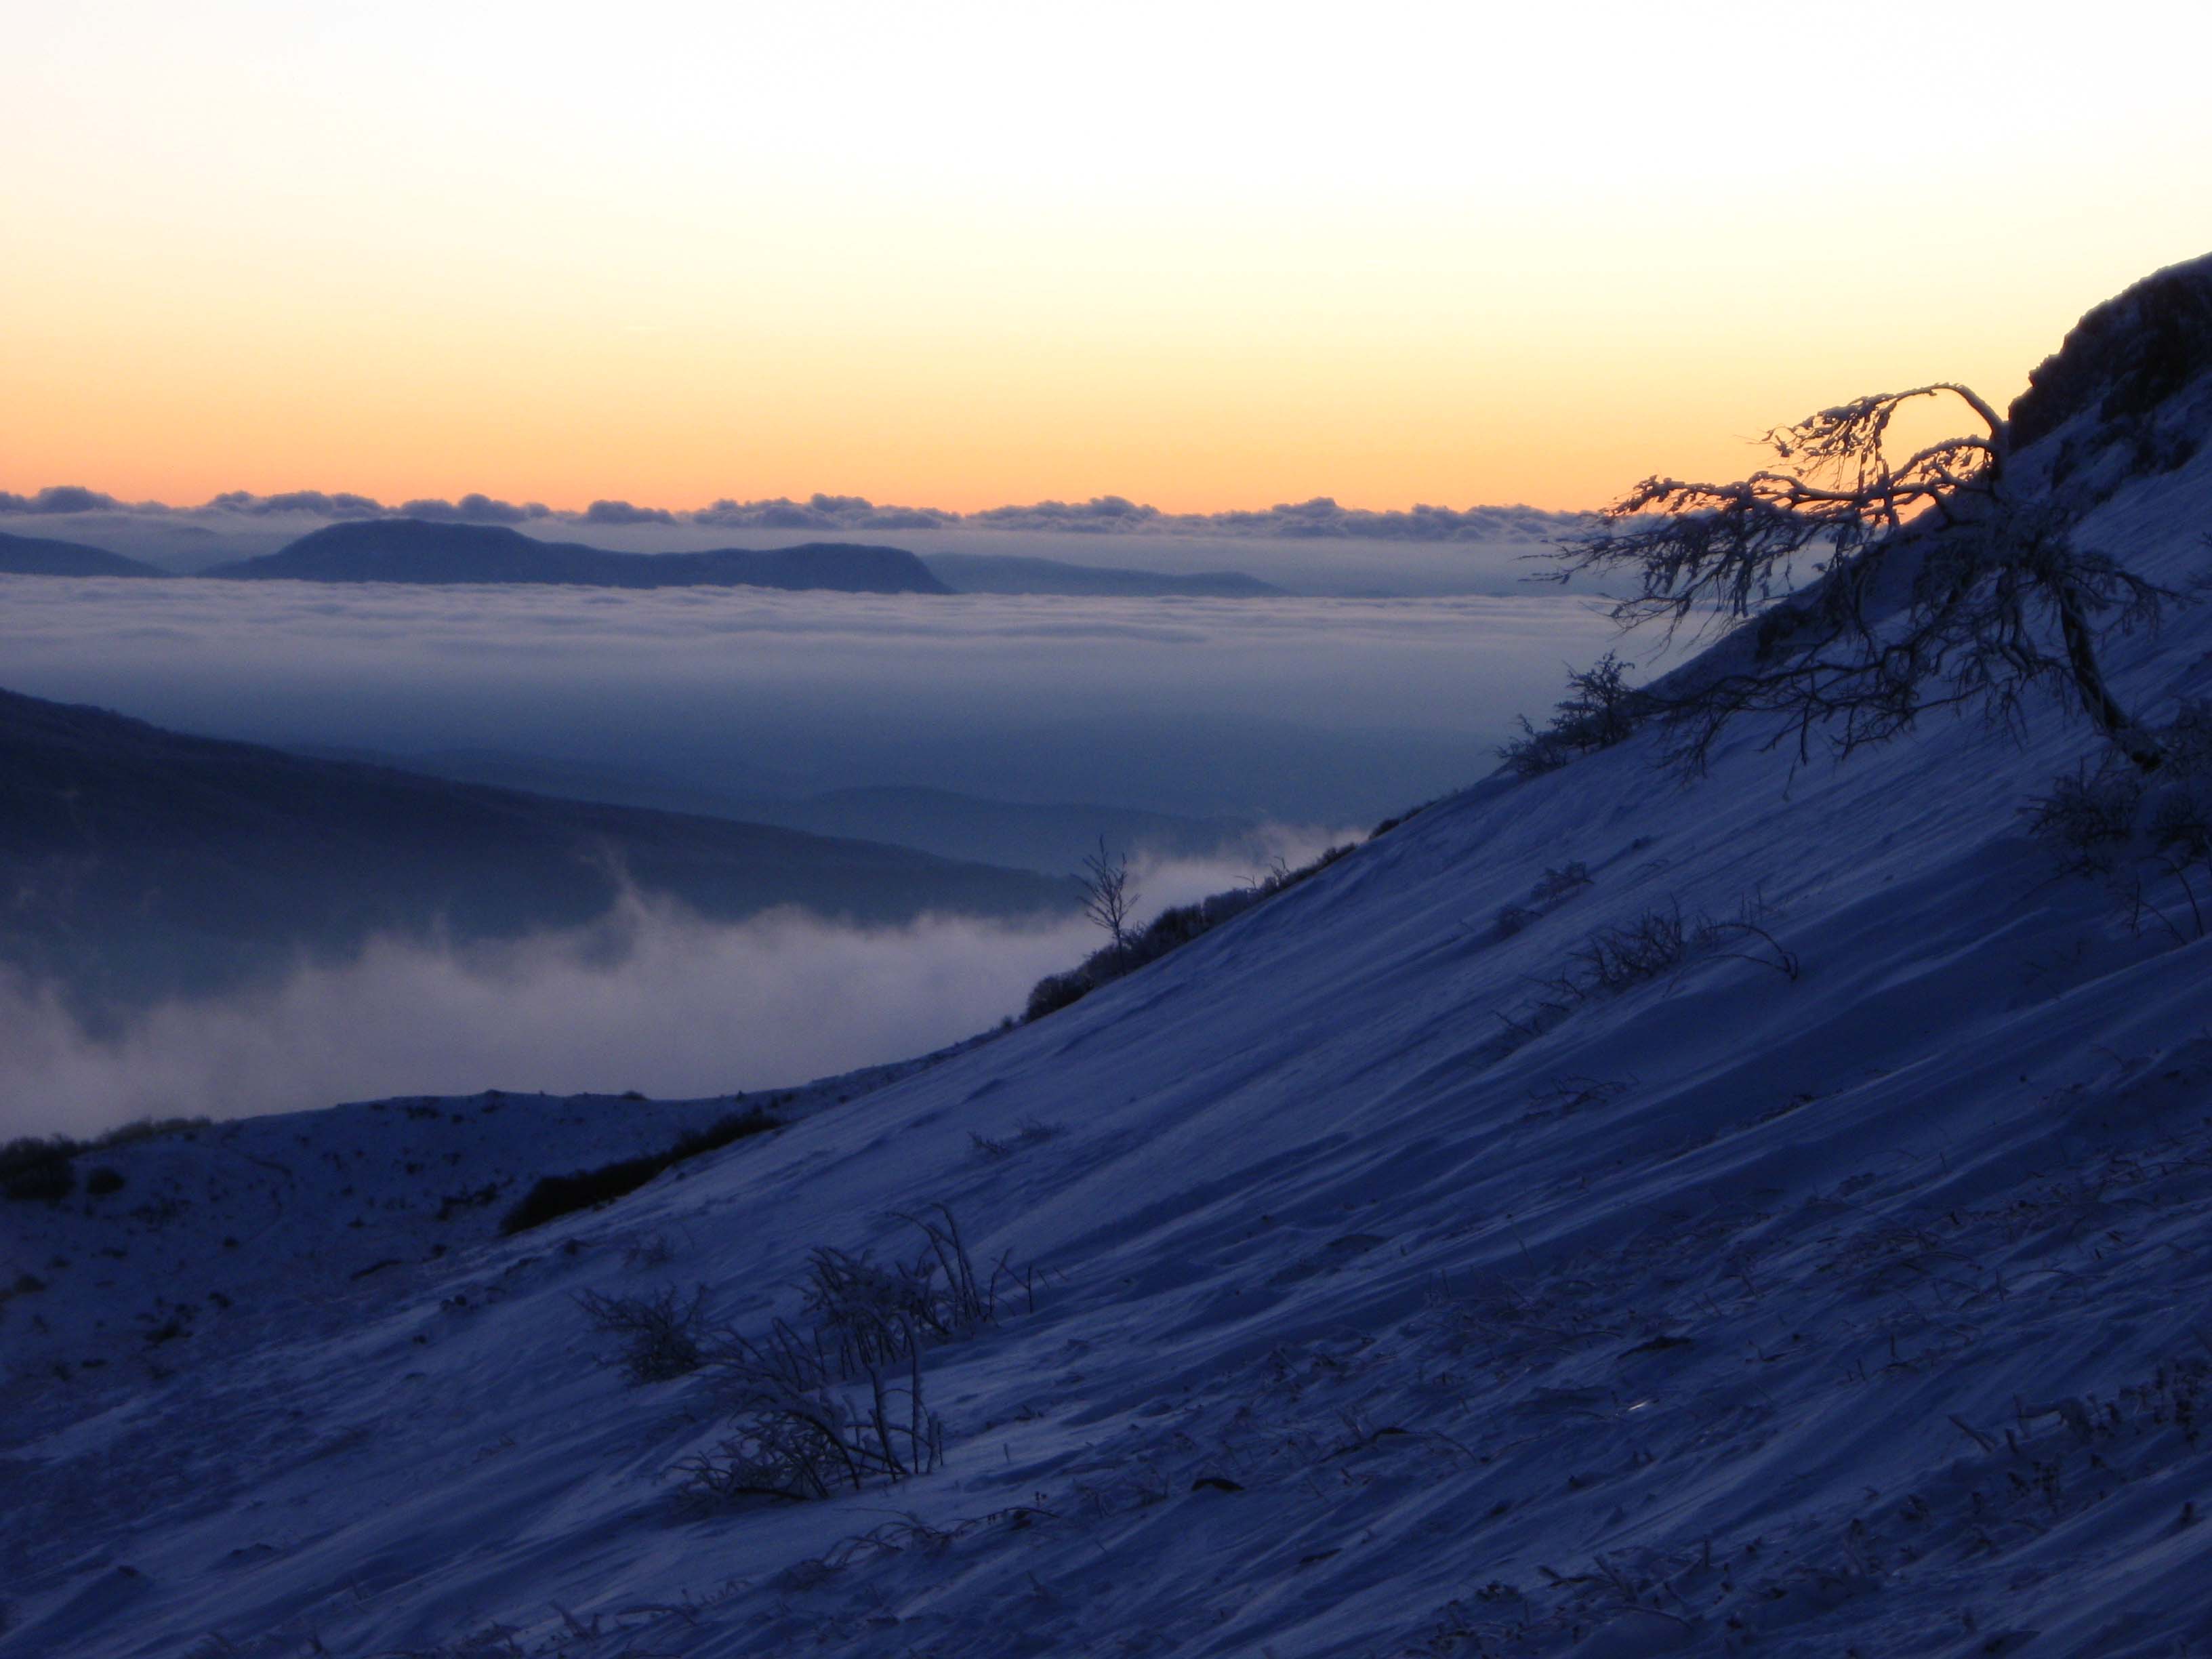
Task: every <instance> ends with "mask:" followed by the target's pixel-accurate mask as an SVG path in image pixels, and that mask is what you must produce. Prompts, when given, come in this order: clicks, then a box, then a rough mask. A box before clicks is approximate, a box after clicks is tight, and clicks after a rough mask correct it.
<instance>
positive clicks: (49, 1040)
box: [0, 829, 1342, 1139]
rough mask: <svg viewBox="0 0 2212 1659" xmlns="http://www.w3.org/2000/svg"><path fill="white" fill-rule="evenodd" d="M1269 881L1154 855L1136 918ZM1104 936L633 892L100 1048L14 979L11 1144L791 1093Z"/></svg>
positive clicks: (168, 1007)
mask: <svg viewBox="0 0 2212 1659" xmlns="http://www.w3.org/2000/svg"><path fill="white" fill-rule="evenodd" d="M1341 835H1342V832H1338V833H1337V835H1336V836H1331V835H1330V834H1329V833H1328V832H1324V831H1316V830H1310V829H1307V830H1299V829H1274V830H1272V831H1270V832H1269V833H1268V834H1267V836H1266V837H1265V840H1266V842H1267V846H1266V847H1265V848H1263V849H1262V850H1263V851H1264V852H1265V853H1266V854H1267V855H1268V856H1270V857H1280V858H1282V859H1283V860H1285V861H1286V862H1289V863H1291V864H1297V863H1300V862H1303V861H1304V860H1306V859H1307V858H1310V856H1311V855H1312V854H1314V853H1315V852H1316V851H1318V850H1319V848H1321V846H1322V845H1323V844H1325V843H1327V842H1329V841H1331V840H1332V839H1340V838H1341ZM1263 861H1264V860H1263ZM1260 873H1261V869H1260V868H1259V867H1258V866H1257V865H1255V864H1249V863H1240V862H1237V861H1235V860H1226V859H1214V860H1151V859H1139V860H1137V861H1136V862H1135V863H1134V864H1133V866H1132V872H1131V874H1132V883H1133V889H1134V890H1135V892H1136V894H1137V896H1138V900H1139V902H1138V906H1137V912H1136V914H1137V915H1138V916H1139V918H1140V919H1148V918H1149V917H1150V916H1151V915H1154V914H1157V913H1158V910H1160V909H1162V908H1165V907H1166V906H1168V905H1170V904H1176V903H1185V902H1189V901H1191V900H1193V899H1194V898H1197V897H1200V896H1203V895H1205V894H1206V893H1211V892H1218V891H1220V890H1224V889H1225V888H1228V887H1231V886H1233V885H1235V884H1237V883H1238V882H1240V881H1245V880H1249V879H1252V878H1255V876H1257V875H1259V874H1260ZM1101 943H1103V934H1102V933H1100V932H1099V931H1098V930H1097V928H1096V927H1092V926H1091V925H1090V924H1089V923H1087V922H1085V921H1081V920H1079V919H1075V918H1070V917H1066V916H1059V917H1054V918H1051V919H1049V920H1042V919H1040V920H1037V921H1028V922H1024V921H983V920H979V919H977V918H975V917H968V916H925V917H923V918H921V919H920V920H919V921H915V922H912V923H909V924H907V925H904V926H899V927H845V926H839V925H836V924H832V923H829V922H827V921H823V920H821V919H819V918H817V917H814V916H810V915H805V914H803V913H800V912H798V911H792V910H783V911H775V912H771V913H769V914H768V915H762V916H757V917H755V918H753V919H751V920H750V921H745V922H742V923H738V924H734V925H732V924H725V923H715V922H711V921H705V920H703V919H702V918H700V917H699V916H697V915H694V914H692V913H690V912H689V911H687V910H685V909H684V908H683V907H681V906H679V905H677V904H674V903H671V902H668V901H666V900H665V899H661V898H657V897H653V896H645V895H640V894H636V893H629V894H626V895H625V896H623V899H622V900H621V901H620V902H618V903H617V906H616V907H615V908H614V909H613V910H611V912H609V913H608V914H607V915H605V916H604V917H602V918H601V919H599V921H596V922H594V923H592V924H591V925H590V926H587V927H576V928H569V929H563V930H560V931H556V932H548V933H538V934H536V935H533V936H532V937H530V938H527V939H519V940H509V941H505V942H500V943H493V944H471V945H454V944H450V943H442V942H439V941H436V940H426V939H399V938H380V939H374V940H372V941H371V942H370V943H369V945H368V947H367V948H366V949H364V950H363V951H361V952H360V954H359V955H358V956H356V957H354V958H353V959H351V960H349V961H347V962H344V963H314V964H307V963H303V964H302V965H301V966H300V967H299V968H298V969H295V971H293V972H292V973H290V974H289V975H285V976H283V978H282V979H281V980H279V981H275V982H272V983H269V984H264V985H261V986H258V987H255V988H252V989H250V990H246V991H241V992H238V993H235V994H229V995H226V996H222V997H220V998H192V999H179V1000H171V1001H167V1002H164V1003H161V1004H159V1005H157V1006H154V1007H153V1008H150V1009H148V1010H145V1011H143V1012H139V1013H137V1014H136V1015H133V1016H131V1018H128V1019H127V1020H125V1022H123V1024H121V1026H120V1028H119V1029H118V1030H104V1031H102V1032H101V1033H100V1034H98V1035H94V1033H92V1032H90V1031H88V1030H87V1029H86V1028H85V1026H84V1025H83V1024H82V1023H81V1022H80V1021H79V1020H78V1019H77V1018H75V1017H74V1016H73V1015H72V1014H71V1013H70V1011H69V1010H68V1009H67V1008H66V1007H65V1006H64V1005H63V1003H62V1002H61V1000H59V999H58V997H57V996H56V995H54V994H53V993H52V991H51V990H50V989H47V988H44V987H39V986H36V985H33V984H32V983H29V982H28V981H25V980H23V979H22V978H21V977H20V976H17V975H9V974H5V973H0V1139H6V1138H8V1137H9V1136H12V1135H15V1134H24V1133H40V1134H50V1133H57V1132H62V1133H75V1134H87V1133H94V1132H96V1131H99V1130H101V1129H105V1128H110V1127H114V1126H115V1125H117V1124H120V1123H126V1122H130V1121H133V1120H136V1119H138V1118H143V1117H149V1116H154V1117H167V1116H173V1115H183V1116H209V1117H216V1118H226V1117H243V1116H251V1115H255V1114H258V1113H262V1112H275V1111H292V1110H299V1109H307V1108H315V1107H321V1106H327V1105H331V1104H334V1103H339V1102H343V1101H349V1100H369V1099H379V1098H383V1097H388V1096H393V1095H410V1094H460V1093H471V1092H474V1091H477V1090H480V1089H505V1090H508V1091H513V1092H517V1093H532V1092H536V1091H540V1090H543V1091H546V1092H548V1093H552V1094H580V1093H587V1092H590V1093H619V1092H621V1091H623V1090H628V1089H636V1090H640V1091H643V1092H645V1093H647V1094H650V1095H654V1096H657V1097H663V1098H679V1099H680V1098H687V1097H697V1096H704V1095H718V1094H726V1093H731V1092H734V1091H739V1090H744V1091H751V1090H757V1089H763V1088H773V1087H778V1086H782V1085H790V1084H794V1083H799V1082H805V1081H807V1080H810V1079H815V1078H819V1077H827V1076H834V1075H836V1074H839V1073H845V1072H848V1071H852V1070H854V1069H857V1068H859V1067H860V1066H870V1065H876V1064H880V1063H882V1062H884V1061H889V1060H900V1059H905V1058H908V1057H910V1056H913V1055H916V1054H927V1053H930V1052H932V1051H933V1050H935V1049H937V1048H942V1047H944V1046H945V1044H947V1043H951V1042H957V1041H959V1040H960V1039H962V1038H963V1037H967V1036H973V1035H975V1033H977V1032H980V1031H985V1030H990V1029H992V1028H993V1027H994V1026H996V1025H997V1024H1000V1021H1002V1020H1003V1019H1005V1018H1008V1017H1009V1016H1018V1015H1019V1014H1020V1012H1022V1009H1023V1007H1024V1004H1025V1003H1026V1001H1027V999H1028V996H1029V992H1030V987H1031V986H1033V985H1034V984H1035V983H1036V981H1038V980H1039V979H1041V978H1042V977H1043V976H1044V975H1047V974H1050V973H1058V972H1060V971H1062V970H1064V969H1068V968H1071V967H1073V966H1074V965H1075V964H1076V963H1079V962H1080V961H1081V960H1082V959H1083V958H1084V957H1085V956H1087V955H1089V954H1090V953H1091V951H1095V950H1097V948H1098V946H1099V945H1100V944H1101Z"/></svg>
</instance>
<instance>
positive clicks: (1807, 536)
mask: <svg viewBox="0 0 2212 1659" xmlns="http://www.w3.org/2000/svg"><path fill="white" fill-rule="evenodd" d="M1917 398H1939V399H1955V400H1956V401H1957V402H1958V403H1959V404H1961V405H1963V406H1964V408H1965V409H1966V410H1967V411H1969V412H1970V413H1971V415H1972V417H1973V421H1974V422H1975V423H1976V425H1977V426H1978V430H1974V431H1970V432H1969V433H1967V434H1966V435H1962V436H1958V437H1951V438H1946V439H1943V440H1942V441H1940V442H1937V443H1933V444H1929V445H1928V446H1927V447H1924V448H1922V449H1920V450H1917V451H1916V452H1915V453H1912V454H1911V455H1910V456H1908V457H1906V458H1905V459H1904V460H1902V461H1900V462H1895V463H1893V462H1892V461H1891V460H1890V459H1888V453H1887V448H1886V447H1885V439H1886V438H1887V435H1888V433H1889V428H1890V426H1891V423H1892V422H1893V421H1894V420H1895V419H1896V417H1897V416H1898V413H1899V410H1902V409H1903V408H1904V407H1905V405H1906V404H1910V403H1911V402H1913V401H1914V400H1915V399H1917ZM1763 441H1764V442H1765V444H1766V445H1767V446H1768V447H1771V449H1772V450H1773V452H1774V454H1775V457H1776V460H1777V463H1778V465H1774V466H1771V467H1767V468H1763V469H1761V470H1760V471H1756V472H1753V474H1751V476H1750V477H1747V478H1743V479H1740V480H1738V481H1737V482H1735V483H1721V484H1714V483H1686V482H1684V481H1683V480H1681V479H1679V478H1662V477H1651V478H1646V479H1645V480H1644V482H1643V483H1640V484H1638V485H1637V486H1636V488H1635V489H1632V490H1631V491H1629V493H1628V494H1627V495H1626V496H1624V497H1622V499H1621V500H1620V501H1618V502H1616V503H1615V504H1614V505H1613V507H1609V508H1608V509H1607V511H1606V512H1605V513H1604V514H1603V517H1602V520H1601V522H1600V524H1599V526H1597V527H1596V528H1595V530H1593V531H1592V532H1589V533H1588V534H1586V535H1584V536H1582V537H1580V538H1577V539H1575V540H1573V541H1571V542H1570V543H1568V544H1566V545H1565V548H1564V549H1563V550H1562V551H1561V553H1560V555H1559V557H1560V559H1561V561H1562V562H1563V565H1564V567H1565V568H1564V571H1563V574H1573V573H1576V572H1591V573H1595V574H1600V575H1603V576H1613V577H1618V576H1620V575H1622V574H1626V575H1627V576H1628V577H1629V578H1630V579H1631V580H1632V581H1633V582H1634V583H1635V584H1636V591H1635V592H1633V593H1632V594H1631V595H1630V596H1629V597H1628V598H1626V599H1623V600H1621V601H1620V604H1619V605H1616V606H1615V607H1614V611H1613V615H1614V617H1615V619H1616V620H1617V621H1619V622H1620V623H1622V624H1623V625H1624V626H1635V625H1637V624H1639V623H1650V622H1654V621H1656V622H1658V623H1662V625H1663V626H1664V627H1665V628H1666V629H1667V630H1668V634H1669V635H1670V636H1671V635H1673V634H1674V632H1675V631H1676V630H1679V629H1682V628H1683V627H1684V626H1686V625H1687V626H1690V627H1692V628H1698V627H1703V626H1706V625H1709V624H1711V623H1718V624H1719V625H1721V626H1723V627H1727V626H1731V625H1733V624H1735V623H1741V622H1745V621H1747V620H1749V619H1751V618H1753V617H1756V619H1757V621H1756V623H1755V626H1754V629H1753V630H1752V632H1751V633H1750V635H1749V638H1748V640H1747V641H1746V642H1744V643H1743V644H1741V645H1738V646H1736V647H1733V648H1731V649H1729V650H1727V651H1725V652H1723V653H1720V654H1718V655H1717V656H1716V657H1715V659H1713V660H1712V661H1711V662H1710V663H1709V664H1707V665H1704V668H1703V671H1699V669H1697V668H1694V667H1693V668H1692V670H1691V671H1687V672H1686V673H1685V674H1682V675H1680V676H1677V677H1676V680H1675V683H1674V684H1672V685H1671V686H1669V687H1668V688H1665V689H1664V690H1662V692H1660V693H1658V694H1655V695H1650V697H1649V702H1648V705H1647V706H1648V707H1650V708H1652V709H1653V710H1654V711H1655V712H1657V713H1659V714H1662V716H1663V717H1664V718H1666V719H1668V720H1669V721H1670V722H1671V723H1672V724H1673V725H1674V731H1675V733H1676V736H1677V744H1676V753H1677V755H1678V757H1680V759H1681V760H1682V761H1683V762H1685V763H1686V764H1688V765H1689V766H1691V767H1692V768H1693V769H1696V768H1699V767H1702V765H1703V764H1704V762H1705V758H1706V757H1707V755H1708V754H1709V752H1710V750H1711V746H1712V744H1713V741H1714V739H1715V738H1717V737H1718V736H1719V734H1720V732H1721V731H1722V729H1723V727H1724V726H1726V725H1727V724H1728V722H1729V720H1733V719H1734V718H1735V717H1736V716H1737V715H1739V714H1754V713H1778V714H1783V715H1785V716H1787V717H1788V719H1789V721H1790V726H1788V727H1787V728H1786V729H1787V731H1788V732H1791V733H1794V735H1795V736H1796V740H1797V743H1798V746H1799V750H1800V752H1801V753H1802V752H1803V751H1804V750H1805V749H1806V748H1807V746H1808V744H1809V743H1810V741H1811V739H1812V737H1813V734H1814V732H1816V731H1817V732H1822V733H1823V734H1825V735H1826V737H1828V738H1830V740H1831V741H1832V742H1833V743H1834V744H1835V745H1836V747H1837V748H1838V750H1840V751H1842V752H1844V753H1848V752H1850V750H1853V749H1855V748H1857V746H1858V745H1859V744H1864V743H1873V742H1880V741H1881V740H1883V739H1885V738H1891V737H1894V736H1896V735H1897V734H1898V733H1899V732H1903V731H1905V730H1906V729H1908V728H1909V727H1911V725H1912V724H1913V722H1914V721H1915V720H1917V718H1918V717H1919V715H1920V714H1923V713H1924V712H1925V711H1927V710H1929V709H1931V708H1946V707H1957V706H1961V705H1974V706H1978V707H1980V708H1982V709H1984V711H1985V712H1987V713H1988V714H1990V716H1991V717H1993V718H1995V719H1997V720H2001V721H2005V722H2010V721H2012V720H2014V719H2015V718H2016V716H2017V714H2019V712H2020V708H2021V700H2022V698H2023V697H2024V696H2026V695H2027V693H2028V692H2029V691H2030V690H2032V689H2034V688H2038V687H2041V688H2045V689H2048V690H2053V691H2056V692H2057V693H2058V694H2059V695H2060V696H2062V697H2063V699H2065V700H2066V701H2067V702H2069V703H2071V704H2072V705H2073V706H2075V707H2076V708H2080V709H2081V712H2082V713H2083V714H2086V715H2087V717H2088V718H2089V720H2091V721H2092V722H2093V724H2094V725H2095V726H2096V727H2097V729H2098V730H2099V731H2100V732H2102V733H2103V734H2104V735H2105V736H2106V738H2108V739H2109V740H2110V741H2111V743H2112V745H2113V746H2114V748H2115V749H2116V750H2118V751H2119V752H2120V753H2122V754H2124V755H2125V756H2126V757H2128V759H2129V760H2130V761H2131V762H2132V763H2134V764H2135V765H2136V766H2137V767H2140V768H2142V769H2146V770H2148V769H2154V768H2155V767H2156V766H2157V765H2158V764H2159V760H2160V746H2159V744H2158V742H2157V740H2156V739H2155V738H2154V737H2153V736H2152V735H2151V734H2150V733H2148V732H2146V731H2145V730H2144V729H2143V728H2142V726H2141V724H2140V723H2139V722H2138V721H2137V720H2136V719H2135V718H2134V717H2133V716H2132V715H2131V714H2130V713H2129V712H2128V711H2127V710H2126V709H2125V708H2123V707H2122V706H2121V705H2120V703H2119V702H2118V700H2117V699H2116V698H2115V697H2114V696H2113V695H2112V690H2111V689H2110V687H2109V686H2108V685H2107V684H2106V678H2105V673H2104V670H2103V667H2102V665H2101V664H2100V660H2099V655H2098V647H2099V644H2100V641H2102V640H2103V639H2104V637H2105V636H2106V635H2107V634H2109V633H2110V632H2111V631H2112V630H2113V629H2116V628H2117V629H2124V628H2129V627H2133V626H2137V625H2142V624H2154V623H2156V621H2157V619H2158V617H2159V612H2160V606H2161V605H2163V604H2164V603H2165V601H2166V600H2167V599H2172V597H2174V596H2173V595H2172V593H2170V592H2167V591H2166V590H2165V589H2163V588H2160V587H2159V586H2156V585H2154V584H2153V583H2151V582H2148V581H2146V580H2143V579H2142V578H2141V577H2139V576H2137V575H2136V574H2133V573H2132V572H2130V571H2129V570H2127V569H2125V568H2124V567H2122V566H2121V565H2120V564H2119V563H2118V562H2117V561H2116V560H2114V559H2113V558H2112V557H2111V556H2109V555H2107V554H2105V553H2101V552H2098V551H2094V550H2089V549H2086V548H2082V547H2080V546H2078V545H2076V544H2075V541H2074V538H2073V534H2072V531H2073V525H2072V522H2071V520H2070V519H2069V516H2068V515H2067V514H2066V513H2063V511H2061V510H2059V509H2058V508H2057V507H2054V506H2052V505H2051V504H2050V503H2049V502H2047V501H2041V500H2033V499H2027V498H2025V497H2024V496H2021V495H2015V492H2014V490H2013V489H2011V487H2010V480H2009V478H2008V471H2007V469H2008V464H2009V462H2010V460H2011V454H2010V447H2011V446H2010V441H2009V435H2008V430H2007V427H2006V423H2005V421H2004V419H2003V418H2002V416H1999V415H1998V414H1997V412H1996V410H1994V409H1992V408H1991V407H1990V405H1989V404H1987V403H1986V402H1984V400H1983V399H1982V398H1980V397H1978V395H1976V394H1975V393H1974V392H1972V390H1970V389H1969V388H1967V387H1966V386H1959V385H1955V384H1952V383H1950V382H1939V383H1937V384H1935V385H1930V386H1914V387H1913V388H1911V390H1910V391H1907V392H1883V393H1881V394H1879V395H1876V396H1874V397H1868V398H1859V399H1857V401H1855V402H1852V403H1848V404H1841V405H1838V407H1836V408H1834V409H1827V410H1821V411H1820V413H1819V414H1817V415H1813V416H1808V417H1807V418H1806V419H1804V420H1802V421H1799V422H1796V423H1795V424H1794V425H1790V426H1786V427H1777V428H1774V429H1773V430H1772V431H1770V432H1768V433H1767V434H1766V435H1765V438H1764V440H1763Z"/></svg>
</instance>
